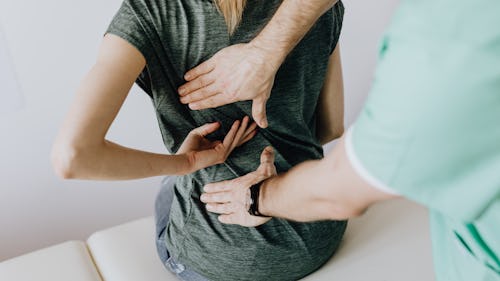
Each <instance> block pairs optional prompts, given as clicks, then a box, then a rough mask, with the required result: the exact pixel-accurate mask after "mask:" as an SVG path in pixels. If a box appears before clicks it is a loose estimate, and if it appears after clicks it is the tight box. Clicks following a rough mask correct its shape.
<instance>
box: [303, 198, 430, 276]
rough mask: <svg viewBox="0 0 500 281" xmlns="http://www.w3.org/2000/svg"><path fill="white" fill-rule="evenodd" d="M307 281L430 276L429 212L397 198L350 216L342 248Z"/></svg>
mask: <svg viewBox="0 0 500 281" xmlns="http://www.w3.org/2000/svg"><path fill="white" fill-rule="evenodd" d="M303 280H304V281H306V280H307V281H319V280H321V281H331V280H349V281H364V280H374V281H375V280H376V281H400V280H405V281H422V280H425V281H432V280H435V277H434V267H433V263H432V248H431V240H430V230H429V217H428V212H427V210H426V209H425V208H423V207H422V206H419V205H417V204H415V203H413V202H410V201H407V200H404V199H398V200H391V201H387V202H383V203H380V204H377V205H375V206H374V207H372V208H370V209H369V210H368V211H367V212H366V213H365V214H364V215H363V216H361V217H359V218H355V219H352V220H350V221H349V224H348V226H347V231H346V234H345V236H344V241H343V242H342V244H341V246H340V248H339V250H338V251H337V253H336V254H335V255H334V256H333V258H331V259H330V261H328V262H327V263H326V264H325V265H324V266H323V267H322V268H321V269H319V270H318V271H316V272H315V273H313V274H311V275H309V276H308V277H306V278H304V279H303Z"/></svg>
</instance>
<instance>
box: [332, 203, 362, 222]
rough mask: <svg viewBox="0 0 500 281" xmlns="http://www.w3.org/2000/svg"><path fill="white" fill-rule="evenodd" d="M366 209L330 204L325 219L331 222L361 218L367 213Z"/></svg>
mask: <svg viewBox="0 0 500 281" xmlns="http://www.w3.org/2000/svg"><path fill="white" fill-rule="evenodd" d="M365 211H366V209H362V208H358V207H356V206H352V205H347V204H338V203H337V204H329V206H328V207H327V208H325V217H327V218H328V219H329V220H347V219H351V218H355V217H359V216H361V215H363V214H364V213H365Z"/></svg>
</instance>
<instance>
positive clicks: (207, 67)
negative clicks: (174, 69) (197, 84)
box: [184, 58, 215, 81]
mask: <svg viewBox="0 0 500 281" xmlns="http://www.w3.org/2000/svg"><path fill="white" fill-rule="evenodd" d="M214 69H215V61H214V59H213V58H211V59H209V60H206V61H204V62H203V63H201V64H199V65H198V66H196V67H195V68H193V69H191V70H189V71H188V72H186V74H184V79H186V81H192V80H194V79H196V78H198V77H199V76H200V75H203V74H206V73H208V72H210V71H212V70H214Z"/></svg>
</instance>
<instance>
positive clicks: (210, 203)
mask: <svg viewBox="0 0 500 281" xmlns="http://www.w3.org/2000/svg"><path fill="white" fill-rule="evenodd" d="M276 174H277V173H276V167H275V166H274V152H273V149H272V148H271V147H266V148H265V149H264V151H263V152H262V154H261V156H260V166H259V168H258V169H257V170H256V171H254V172H251V173H248V174H246V175H245V176H242V177H239V178H236V179H233V180H229V181H222V182H218V183H211V184H207V185H205V188H204V191H205V192H206V193H204V194H203V195H202V196H201V201H202V202H204V203H206V206H207V210H208V211H210V212H213V213H217V214H221V216H219V221H221V222H222V223H227V224H239V225H242V226H247V227H253V226H258V225H261V224H264V223H266V222H268V221H269V220H270V219H271V218H267V217H256V216H252V215H250V214H249V213H248V208H249V207H250V187H251V186H252V185H254V184H257V183H259V182H261V181H263V180H265V179H267V178H269V177H271V176H274V175H276Z"/></svg>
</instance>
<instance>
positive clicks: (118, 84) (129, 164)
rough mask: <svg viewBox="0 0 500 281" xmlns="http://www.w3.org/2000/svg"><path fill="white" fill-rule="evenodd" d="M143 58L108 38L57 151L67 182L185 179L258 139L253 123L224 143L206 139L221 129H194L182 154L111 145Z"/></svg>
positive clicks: (123, 43) (232, 133)
mask: <svg viewBox="0 0 500 281" xmlns="http://www.w3.org/2000/svg"><path fill="white" fill-rule="evenodd" d="M145 65H146V61H145V58H144V57H143V56H142V54H141V53H140V52H139V51H138V50H137V49H135V48H134V47H133V46H132V45H130V44H129V43H128V42H126V41H125V40H123V39H121V38H119V37H117V36H115V35H111V34H108V35H106V36H105V37H104V39H103V43H102V45H101V47H100V50H99V55H98V58H97V61H96V63H95V65H94V66H93V67H92V69H91V70H90V72H89V73H88V74H87V76H86V77H85V78H84V80H83V81H82V83H81V85H80V87H79V88H78V91H77V96H76V100H75V101H74V103H73V105H72V106H71V109H70V111H69V113H68V116H67V117H66V119H65V121H64V124H63V126H62V128H61V130H60V132H59V135H58V137H57V138H56V141H55V143H54V147H53V149H52V162H53V166H54V169H55V170H56V172H57V174H58V175H59V176H61V177H63V178H79V179H100V180H123V179H136V178H144V177H151V176H161V175H182V174H187V173H191V172H193V171H195V170H197V169H201V168H204V167H207V166H211V165H214V164H217V163H221V162H224V161H225V160H226V158H227V156H228V154H229V153H230V152H231V151H232V150H233V149H234V147H235V146H237V145H239V144H241V143H243V142H245V141H247V140H248V139H250V138H251V137H252V136H253V135H254V134H255V130H254V129H255V125H249V124H248V123H249V119H248V118H245V119H244V120H243V121H242V122H240V121H236V122H235V124H234V125H233V127H232V128H231V130H230V132H229V133H228V134H227V135H226V137H225V139H224V140H223V141H222V142H220V141H219V142H210V141H208V140H207V139H205V138H204V136H205V135H206V134H209V133H211V132H213V131H215V130H217V129H218V128H219V124H217V123H212V124H206V125H204V126H202V127H199V128H197V129H194V130H193V131H192V132H191V133H190V134H189V135H188V137H187V138H186V140H185V142H184V143H183V145H182V146H181V148H180V149H179V152H178V154H176V155H167V154H158V153H150V152H145V151H140V150H135V149H131V148H127V147H123V146H120V145H118V144H116V143H113V142H111V141H108V140H106V138H105V137H106V133H107V132H108V129H109V127H110V125H111V123H112V122H113V120H114V119H115V117H116V115H117V113H118V111H119V110H120V108H121V106H122V104H123V102H124V100H125V98H126V97H127V95H128V92H129V91H130V88H131V87H132V85H133V83H134V81H135V80H136V78H137V76H138V75H139V74H140V72H141V71H142V69H143V68H144V67H145Z"/></svg>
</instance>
